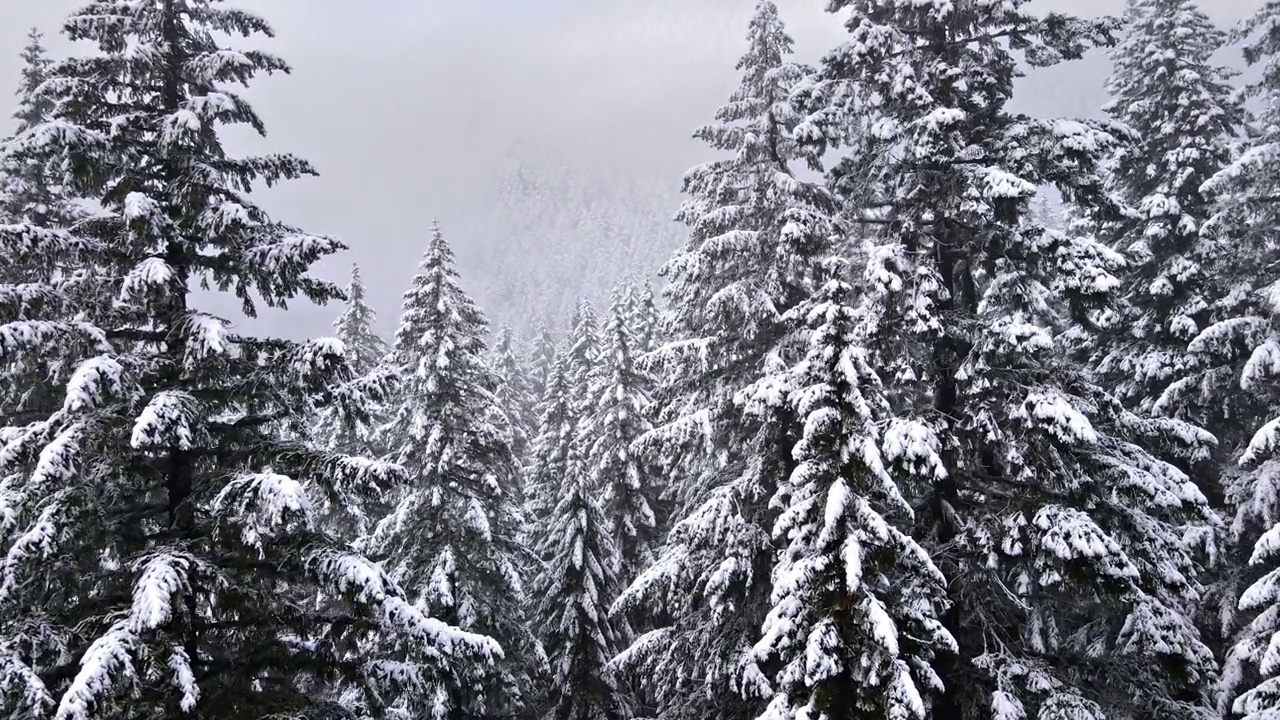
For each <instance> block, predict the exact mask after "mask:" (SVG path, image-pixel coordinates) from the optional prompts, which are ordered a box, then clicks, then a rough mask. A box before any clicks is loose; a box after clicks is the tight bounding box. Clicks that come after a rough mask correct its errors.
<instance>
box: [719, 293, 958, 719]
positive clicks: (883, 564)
mask: <svg viewBox="0 0 1280 720" xmlns="http://www.w3.org/2000/svg"><path fill="white" fill-rule="evenodd" d="M853 301H854V293H853V290H852V288H851V287H850V286H849V285H848V284H846V283H845V282H843V281H842V280H832V281H830V282H829V283H828V284H827V285H826V286H825V287H824V288H823V289H822V290H820V291H819V293H818V294H817V295H816V296H815V297H814V299H813V301H812V302H810V303H806V304H805V305H802V306H801V307H799V308H796V310H794V311H792V313H791V318H793V319H795V320H801V321H807V323H808V324H809V325H810V327H811V328H812V332H813V335H812V338H811V340H810V343H809V351H808V353H807V355H806V356H805V357H804V359H803V360H801V361H800V362H799V363H797V364H796V365H795V366H794V367H791V368H787V369H785V370H783V371H782V372H779V373H774V374H772V375H768V376H766V377H765V378H763V379H762V380H760V381H759V382H758V383H757V384H756V385H755V386H754V387H753V388H749V389H748V390H747V391H746V392H745V393H744V395H745V397H746V399H747V402H748V407H749V408H750V409H751V410H752V411H756V412H763V414H764V415H765V416H766V417H772V416H774V414H775V413H774V410H773V406H774V405H775V404H777V403H779V402H781V403H783V404H786V405H789V406H791V408H792V412H794V413H795V415H796V418H797V422H798V423H799V424H801V425H802V426H803V432H802V434H801V436H800V440H799V442H798V443H797V444H796V447H795V458H796V460H797V461H798V465H797V466H796V468H795V470H794V471H793V472H792V474H791V477H790V478H788V479H787V481H786V482H783V483H781V484H780V485H779V487H778V489H777V491H776V495H775V497H774V500H773V503H774V505H776V506H777V507H779V508H781V510H782V511H781V514H780V515H779V516H778V518H777V520H776V522H775V525H774V528H773V537H774V538H775V539H776V540H779V541H781V542H783V546H784V550H783V551H782V553H781V555H780V556H779V558H778V560H777V561H776V564H775V565H774V567H773V572H772V577H773V595H772V602H773V606H772V608H771V609H770V611H769V614H768V616H767V617H766V619H765V623H764V627H763V635H762V637H761V639H760V640H759V642H758V643H757V644H756V646H755V648H754V649H753V652H752V655H753V659H754V661H755V663H756V665H755V666H753V667H752V672H751V673H750V674H749V675H748V680H749V682H750V687H751V689H752V690H754V691H755V692H758V693H759V694H761V695H762V696H764V697H771V698H772V699H771V701H770V706H769V709H768V710H766V711H765V714H764V715H763V717H770V718H790V717H801V716H804V715H806V714H807V716H810V717H812V716H817V717H830V718H835V717H889V718H903V717H924V716H925V705H924V700H923V697H925V696H927V694H928V692H929V691H930V690H931V689H933V688H936V687H937V686H938V683H939V680H938V677H937V675H936V673H935V672H934V670H933V658H934V654H935V653H936V652H937V651H939V650H942V651H947V652H954V651H955V641H954V640H953V639H952V638H951V636H950V634H949V633H948V632H947V630H946V629H945V628H944V627H943V626H942V624H941V623H940V622H939V615H940V614H941V611H942V610H943V609H944V607H945V605H946V599H945V598H946V590H945V585H946V580H945V579H944V578H943V577H942V573H941V572H940V571H939V570H938V568H937V567H936V566H935V565H934V563H933V561H932V560H931V559H930V558H929V555H928V553H926V552H925V550H924V549H923V548H921V547H920V545H919V544H917V543H916V541H915V540H914V539H913V538H911V537H910V536H909V535H908V532H909V530H910V520H911V517H912V510H911V507H910V506H909V505H908V504H907V501H906V499H905V498H904V497H903V495H902V493H901V492H900V491H899V489H898V487H897V484H896V483H895V481H894V479H893V478H892V477H891V476H890V475H889V472H888V471H887V470H886V466H887V465H888V463H887V461H886V452H885V448H884V447H882V446H884V445H885V443H886V440H890V439H891V438H890V437H886V433H885V432H884V430H883V428H885V427H886V425H887V423H886V420H888V419H889V406H888V402H887V401H886V399H885V394H884V389H883V388H882V387H881V384H880V380H879V378H878V377H877V376H876V373H875V371H874V370H873V369H872V368H871V367H870V366H869V365H868V362H867V354H866V351H865V350H864V349H863V347H861V345H862V341H863V338H861V337H860V336H859V334H858V333H859V331H860V330H861V329H862V328H865V327H867V326H868V325H869V324H870V323H868V322H867V318H863V317H860V316H859V313H858V311H857V310H855V309H854V308H853V307H851V305H850V303H851V302H853ZM770 667H773V668H777V670H776V671H775V672H774V673H773V674H772V675H771V676H766V674H765V672H764V671H763V670H765V669H767V668H770Z"/></svg>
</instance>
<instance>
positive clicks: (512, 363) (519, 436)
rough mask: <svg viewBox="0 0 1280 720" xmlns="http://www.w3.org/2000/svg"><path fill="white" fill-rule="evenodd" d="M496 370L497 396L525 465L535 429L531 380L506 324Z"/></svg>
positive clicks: (495, 358)
mask: <svg viewBox="0 0 1280 720" xmlns="http://www.w3.org/2000/svg"><path fill="white" fill-rule="evenodd" d="M493 350H494V352H493V359H492V365H493V372H494V374H495V375H496V376H497V382H498V387H497V393H496V396H497V399H498V405H499V407H501V408H502V411H503V412H505V413H506V414H507V420H508V422H509V423H510V425H511V449H512V452H514V453H515V456H516V459H517V461H518V462H519V463H520V464H521V465H523V464H524V461H525V459H526V455H527V453H528V451H529V434H530V433H531V432H534V430H535V429H534V428H533V427H532V425H533V423H531V422H530V421H529V416H530V414H531V413H532V412H533V409H534V408H533V396H532V395H531V394H530V389H529V379H528V376H527V375H526V374H525V371H524V368H523V367H521V365H520V360H519V358H517V357H516V354H515V349H514V347H512V341H511V328H510V327H509V326H506V325H503V326H502V329H501V330H499V331H498V341H497V343H496V344H495V345H494V349H493Z"/></svg>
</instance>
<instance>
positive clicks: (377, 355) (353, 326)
mask: <svg viewBox="0 0 1280 720" xmlns="http://www.w3.org/2000/svg"><path fill="white" fill-rule="evenodd" d="M345 294H346V298H347V307H346V309H345V310H344V311H343V313H342V314H341V315H339V316H338V319H337V320H335V321H334V323H333V331H334V334H335V336H336V337H337V338H338V339H339V340H341V341H342V343H343V345H345V346H346V355H347V362H348V363H349V364H350V365H351V369H352V370H353V371H354V372H355V374H356V375H358V376H365V375H368V374H369V373H371V372H373V370H374V368H376V367H378V365H379V364H380V363H381V362H382V360H383V358H385V357H386V356H387V342H386V341H385V340H383V339H382V336H380V335H378V333H377V331H376V330H374V325H375V324H376V323H377V321H378V314H377V313H376V312H374V309H373V308H372V307H370V306H369V303H368V302H367V301H366V300H365V287H364V280H362V279H361V278H360V268H359V266H357V265H352V266H351V282H350V283H349V284H348V285H347V290H346V293H345Z"/></svg>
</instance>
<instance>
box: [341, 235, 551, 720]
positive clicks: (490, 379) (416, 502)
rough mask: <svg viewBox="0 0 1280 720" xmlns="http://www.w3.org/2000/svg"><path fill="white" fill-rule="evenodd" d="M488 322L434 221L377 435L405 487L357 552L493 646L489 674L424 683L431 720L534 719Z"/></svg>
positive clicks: (512, 496) (512, 487) (534, 657)
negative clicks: (498, 655)
mask: <svg viewBox="0 0 1280 720" xmlns="http://www.w3.org/2000/svg"><path fill="white" fill-rule="evenodd" d="M486 332H487V322H486V320H485V318H484V315H483V313H482V312H481V311H480V310H479V308H477V307H476V306H475V304H474V303H473V302H472V301H471V299H470V298H469V297H468V296H467V295H466V293H465V292H463V290H462V288H461V287H460V285H459V284H458V274H457V271H456V270H455V269H454V257H453V252H452V250H451V249H450V248H449V246H448V244H447V243H446V242H445V238H444V234H443V233H442V232H441V230H440V226H439V225H438V224H433V225H432V229H431V239H430V242H429V244H428V246H427V249H426V252H425V254H424V255H423V258H422V262H421V263H420V265H419V272H418V274H417V275H416V276H415V277H414V278H413V283H412V287H411V288H410V289H409V290H408V291H407V292H406V293H405V295H404V302H403V306H402V309H401V314H400V326H399V328H398V329H397V330H396V334H395V340H394V343H393V345H392V349H391V355H390V357H389V359H388V364H389V366H390V367H391V368H392V370H393V371H394V372H395V374H396V375H398V376H399V377H400V378H401V387H400V389H399V392H398V393H397V400H396V402H395V403H393V405H392V407H391V408H390V410H389V412H388V422H387V424H386V425H385V426H384V427H382V428H381V429H380V433H381V435H382V436H383V437H384V438H385V441H384V442H386V444H387V445H388V447H390V448H391V457H392V458H393V459H394V460H395V461H396V462H398V463H399V464H400V465H401V466H403V467H404V468H405V470H406V471H407V472H408V474H409V477H410V481H409V487H408V489H407V490H406V491H405V492H403V493H402V494H401V495H400V496H399V497H397V498H394V502H393V504H392V506H391V508H390V511H389V512H388V513H387V514H386V515H385V516H384V517H383V518H382V519H381V520H380V521H379V522H378V524H377V527H376V528H375V529H374V531H373V533H372V535H371V536H370V537H369V538H367V539H366V540H365V541H364V543H363V545H365V546H367V547H369V548H372V549H375V550H376V552H378V554H379V555H380V556H382V557H385V558H387V560H388V562H389V565H390V566H391V568H392V574H393V577H395V578H396V579H397V580H398V581H399V582H401V583H402V584H403V585H404V587H405V588H406V590H408V591H409V592H411V594H412V597H413V598H414V600H415V602H416V603H417V604H418V605H419V606H420V607H422V608H423V609H424V610H425V611H427V612H429V613H430V614H431V615H432V616H434V617H439V618H442V619H445V620H446V621H447V622H450V623H452V624H455V625H457V626H459V627H461V628H463V629H465V630H469V631H472V632H476V633H480V634H483V635H486V636H488V637H491V638H493V639H495V640H497V641H498V643H499V644H500V646H501V647H502V650H503V653H504V656H503V658H502V659H501V660H500V661H499V662H498V663H497V664H496V666H495V667H494V668H492V669H491V668H490V667H489V666H487V665H485V664H476V665H472V666H468V667H466V668H464V669H463V674H462V675H461V678H460V682H457V683H454V682H445V683H435V684H431V685H429V686H428V689H427V690H426V692H427V694H428V696H430V697H431V698H432V699H433V702H434V703H435V707H436V710H435V713H436V715H437V716H439V717H449V718H469V717H500V716H510V715H519V714H522V713H524V712H527V711H530V710H532V709H533V708H534V707H536V703H537V701H538V698H537V695H536V692H535V690H536V685H535V680H536V679H537V678H538V677H539V674H540V673H541V672H542V670H543V669H544V668H543V667H542V665H543V663H545V658H544V657H543V656H542V651H541V648H540V646H539V645H538V642H537V640H536V638H534V636H533V634H532V630H531V627H530V623H529V616H528V612H529V608H528V598H527V595H526V592H525V589H524V583H525V580H526V578H525V577H524V575H523V573H522V569H523V568H525V567H526V566H527V565H528V564H529V563H528V550H526V548H525V547H523V545H522V544H521V532H520V530H521V522H522V519H521V509H520V507H519V501H520V490H519V488H520V480H521V478H520V474H519V471H518V467H517V464H516V459H515V455H514V453H513V452H512V449H511V430H510V427H509V425H508V423H507V418H506V416H505V414H504V413H503V412H502V410H501V408H500V407H499V405H498V400H497V398H496V397H495V395H494V390H495V385H496V383H497V380H496V378H495V377H494V375H493V372H492V370H491V369H490V368H489V366H488V364H487V362H486V358H485V352H486V348H485V342H484V337H485V335H486Z"/></svg>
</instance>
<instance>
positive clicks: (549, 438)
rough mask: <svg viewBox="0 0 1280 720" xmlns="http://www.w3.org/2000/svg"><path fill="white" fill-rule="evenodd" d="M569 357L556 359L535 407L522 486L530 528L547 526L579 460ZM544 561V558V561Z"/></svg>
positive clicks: (575, 412)
mask: <svg viewBox="0 0 1280 720" xmlns="http://www.w3.org/2000/svg"><path fill="white" fill-rule="evenodd" d="M568 365H569V362H568V356H562V357H560V358H559V359H557V360H556V361H555V362H554V364H553V366H552V370H551V375H550V377H549V378H548V380H547V390H546V392H545V393H543V395H542V401H541V402H540V403H539V404H538V434H537V436H536V437H535V438H534V439H533V443H532V445H531V447H530V452H529V455H530V457H529V464H528V466H527V474H528V481H527V483H526V484H525V488H526V499H527V505H526V507H527V508H528V512H527V516H528V518H529V523H530V526H531V527H532V528H544V527H547V523H549V522H550V517H551V511H552V510H554V509H555V507H556V504H557V503H558V502H559V498H558V497H557V496H556V493H557V492H558V491H559V488H560V483H561V479H562V478H564V477H565V476H566V475H568V474H569V473H570V472H571V470H574V471H576V468H575V467H574V463H576V462H578V461H579V456H578V455H576V454H575V452H576V450H577V436H578V413H577V411H576V409H575V404H574V402H573V397H572V395H570V387H569V379H568V378H569V368H568ZM544 559H545V558H544Z"/></svg>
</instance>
